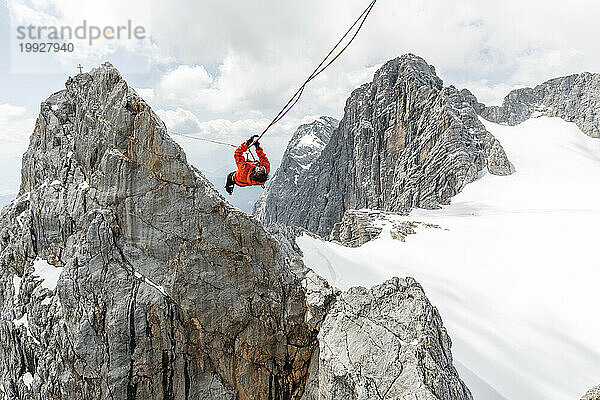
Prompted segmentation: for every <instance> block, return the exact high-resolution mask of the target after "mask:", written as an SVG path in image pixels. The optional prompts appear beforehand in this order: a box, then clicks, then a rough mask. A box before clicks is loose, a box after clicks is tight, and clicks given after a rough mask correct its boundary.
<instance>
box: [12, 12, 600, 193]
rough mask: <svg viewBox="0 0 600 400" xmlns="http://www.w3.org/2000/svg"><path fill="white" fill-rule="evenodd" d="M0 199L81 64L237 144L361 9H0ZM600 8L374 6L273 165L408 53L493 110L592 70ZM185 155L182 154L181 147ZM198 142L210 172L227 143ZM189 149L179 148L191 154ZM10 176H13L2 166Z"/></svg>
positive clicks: (308, 99)
mask: <svg viewBox="0 0 600 400" xmlns="http://www.w3.org/2000/svg"><path fill="white" fill-rule="evenodd" d="M0 1H1V3H0V46H1V48H2V49H3V52H4V56H3V57H0V85H1V87H2V90H1V91H0V142H2V144H3V146H1V147H2V148H1V149H0V168H2V169H3V170H4V171H5V172H4V173H3V174H2V175H1V176H0V196H2V195H6V194H10V193H14V192H16V191H17V186H18V175H19V171H18V169H19V157H20V154H21V153H22V151H23V150H24V149H25V148H26V146H27V141H28V137H29V135H30V134H31V132H32V131H33V126H34V123H35V118H36V115H37V113H38V109H39V104H40V102H41V101H43V100H44V99H45V98H46V97H48V96H49V95H50V94H51V93H53V92H55V91H57V90H60V89H62V88H63V87H64V82H65V81H66V79H67V78H68V76H69V75H74V74H76V73H77V68H76V67H77V65H78V64H81V65H82V66H83V68H84V70H89V69H91V68H93V67H95V66H97V65H99V64H100V63H101V62H104V61H110V62H111V63H113V65H115V66H116V67H117V68H118V69H119V70H120V71H121V73H122V74H123V76H124V77H125V79H126V80H127V81H128V82H129V84H130V85H131V86H133V87H135V88H136V89H137V90H138V92H139V94H140V95H142V96H143V97H144V98H145V99H146V100H147V101H148V103H149V104H150V105H151V106H152V107H153V108H154V109H155V110H156V111H157V113H158V114H159V115H160V116H161V117H162V118H163V119H164V121H165V123H166V124H167V126H168V127H169V128H170V129H171V130H172V131H173V132H179V133H186V134H197V135H200V136H202V137H209V138H213V139H221V140H226V141H229V142H232V143H236V144H237V143H240V142H241V141H242V140H243V139H245V138H246V137H248V136H250V135H252V134H254V133H257V132H259V131H262V129H263V128H264V127H265V126H266V125H267V124H268V122H269V120H270V119H271V118H272V117H273V116H274V115H275V114H276V113H277V111H278V110H279V109H280V108H281V107H282V105H283V104H285V102H286V101H287V99H288V98H289V97H290V96H291V94H293V93H294V91H295V90H296V89H297V87H298V86H299V85H300V83H301V82H303V80H304V79H305V77H306V76H307V75H308V73H309V72H311V71H312V70H313V68H314V67H315V66H316V64H318V62H319V61H320V60H321V58H322V57H323V56H324V55H325V54H327V52H328V51H329V49H330V47H331V46H332V45H333V44H334V43H335V42H336V41H337V40H338V38H339V37H340V36H341V34H343V32H345V30H346V29H347V27H348V26H349V25H350V24H351V23H352V22H353V21H354V19H355V18H356V17H357V16H358V15H359V14H360V13H361V12H362V10H363V9H364V8H365V7H366V6H367V4H368V1H367V0H328V1H322V0H305V1H301V2H300V1H281V0H279V1H276V0H253V1H251V2H250V1H245V2H240V1H233V0H220V1H218V2H216V1H191V0H174V1H169V2H165V1H159V0H139V1H135V2H133V1H125V0H118V1H117V0H103V1H102V2H91V1H83V2H82V1H81V0H77V1H76V0H54V1H49V0H0ZM598 15H600V3H598V2H594V1H583V0H572V1H570V2H569V4H568V6H565V4H564V2H559V1H555V0H549V1H548V0H545V1H541V0H532V1H527V2H524V1H522V0H507V1H502V2H497V1H494V2H491V1H489V2H488V1H485V2H484V1H480V0H457V1H452V2H448V1H446V0H418V1H417V0H402V1H399V0H378V1H377V4H376V6H375V8H374V10H373V12H372V14H371V16H370V17H369V20H367V22H366V24H365V26H364V27H363V30H362V31H361V33H360V35H359V36H358V37H357V39H356V40H355V42H354V43H352V45H351V46H350V47H349V49H348V50H347V51H346V53H344V55H343V56H342V57H340V58H339V59H338V60H337V61H336V63H334V64H333V65H332V66H331V67H330V69H329V70H327V71H326V72H325V73H324V74H322V75H320V76H319V77H318V78H317V79H316V80H314V81H313V82H311V84H310V85H309V87H308V89H307V90H306V91H305V93H304V97H303V99H302V100H301V101H300V102H299V103H298V105H297V106H296V108H295V109H294V110H293V111H292V112H291V113H290V114H289V115H288V116H286V118H285V119H284V120H282V121H281V122H280V123H279V124H278V125H277V126H276V127H275V128H274V129H273V130H272V131H271V132H270V133H269V135H268V136H267V137H265V139H264V140H263V146H264V147H265V148H266V149H267V152H268V154H270V155H271V156H272V158H273V159H274V160H275V165H276V164H277V160H278V159H279V158H280V157H281V155H282V153H283V151H284V149H285V145H286V143H287V140H288V139H289V138H290V137H291V135H292V134H293V131H294V130H295V129H296V128H297V126H298V125H300V124H301V123H305V122H310V121H312V120H314V119H316V118H317V117H318V116H320V115H330V116H333V117H336V118H340V117H342V115H343V108H344V103H345V100H346V99H347V97H348V96H349V94H350V92H351V91H352V89H354V88H356V87H358V86H359V85H361V84H362V83H365V82H368V81H370V80H371V79H372V76H373V73H374V72H375V71H376V69H377V68H378V67H379V66H381V65H382V64H383V63H384V62H385V61H387V60H390V59H393V58H395V57H397V56H400V55H402V54H405V53H409V52H410V53H414V54H417V55H419V56H421V57H423V58H425V59H426V60H427V61H428V62H429V63H430V64H433V65H434V66H435V67H436V70H437V73H438V74H439V76H440V77H441V78H442V79H443V80H444V83H445V84H446V85H454V86H456V87H459V88H462V87H467V88H469V89H470V90H471V91H472V92H473V93H474V94H475V95H476V96H477V97H478V98H479V99H480V101H483V102H485V103H486V104H488V105H492V104H499V103H500V102H501V100H502V98H503V97H504V96H505V95H506V94H507V93H508V91H509V90H511V89H513V88H517V87H522V86H533V85H536V84H538V83H541V82H543V81H545V80H547V79H550V78H552V77H556V76H562V75H567V74H571V73H578V72H582V71H590V72H598V71H600V53H599V52H598V51H597V38H598V37H600V25H599V24H598V23H597V16H598ZM83 21H85V22H86V24H87V26H91V25H94V26H98V27H100V28H103V27H107V26H118V25H124V24H127V22H128V21H131V22H132V24H133V26H141V27H143V29H144V33H145V36H144V39H142V40H137V39H136V40H128V39H121V40H105V39H104V40H103V39H98V40H96V41H94V42H93V43H92V44H91V45H90V44H89V43H88V40H89V39H86V40H77V39H75V40H72V42H73V43H74V51H73V52H72V53H69V52H58V53H45V54H40V53H35V54H32V53H29V54H24V53H22V52H20V51H19V45H20V44H25V43H26V42H35V40H19V39H18V38H17V31H16V28H17V27H18V26H30V25H33V26H59V27H60V26H69V27H72V28H73V29H74V28H76V27H77V26H80V25H82V23H83ZM184 147H185V146H184ZM215 147H216V146H214V145H210V146H209V145H203V146H195V147H194V150H193V151H195V152H196V154H194V159H195V160H196V162H197V163H198V165H197V166H198V167H199V168H200V169H201V170H203V171H204V172H207V174H209V175H210V174H213V175H214V174H216V173H217V172H220V171H221V170H225V169H227V168H228V167H231V168H233V159H232V157H231V154H229V153H230V150H229V149H228V148H215ZM186 150H187V148H186ZM11 168H12V171H8V170H9V169H11Z"/></svg>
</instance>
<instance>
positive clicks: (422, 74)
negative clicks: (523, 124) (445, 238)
mask: <svg viewBox="0 0 600 400" xmlns="http://www.w3.org/2000/svg"><path fill="white" fill-rule="evenodd" d="M486 167H487V168H488V170H489V171H490V172H491V173H493V174H500V175H505V174H509V173H510V164H509V162H508V159H507V157H506V155H505V153H504V150H503V149H502V146H501V145H500V143H499V142H498V141H497V140H496V139H495V138H494V137H493V136H492V135H491V134H490V133H489V132H487V131H486V130H485V128H484V126H483V125H482V124H481V122H480V121H479V119H478V117H477V114H476V112H475V110H474V109H473V107H472V105H471V103H470V102H469V101H468V100H467V99H465V97H464V96H463V94H462V93H461V92H459V91H458V90H456V89H455V88H454V87H452V86H449V87H444V86H443V83H442V81H441V79H439V78H438V77H437V75H436V74H435V69H434V67H432V66H430V65H428V64H427V63H426V62H425V61H424V60H423V59H422V58H420V57H417V56H414V55H411V54H409V55H405V56H402V57H400V58H397V59H395V60H392V61H389V62H387V63H386V64H385V65H384V66H383V67H381V68H380V69H379V70H378V71H377V73H376V74H375V77H374V79H373V81H372V82H370V83H367V84H364V85H363V86H361V87H360V88H358V89H356V90H355V91H354V92H352V95H351V96H350V98H349V99H348V101H347V102H346V107H345V113H344V117H343V119H342V121H341V122H340V124H339V127H338V128H337V129H336V130H335V131H334V132H333V134H332V137H331V139H330V140H329V142H328V143H327V145H326V146H325V148H324V149H323V151H322V152H321V154H320V155H319V157H318V158H317V159H316V160H315V161H314V162H312V163H311V166H310V168H309V170H308V171H307V172H306V176H307V177H310V179H305V180H303V181H300V180H299V181H298V184H297V185H294V186H289V187H288V188H289V189H290V190H287V189H286V191H285V192H280V189H279V188H277V187H275V186H273V187H270V188H269V190H268V193H267V194H266V195H265V196H266V197H269V198H270V199H271V201H268V202H266V203H265V205H264V206H261V210H260V211H259V212H256V215H257V216H258V217H259V218H260V219H261V220H262V221H263V222H265V223H268V224H269V223H274V222H278V223H282V224H286V225H296V226H300V227H303V228H306V229H308V230H310V231H312V232H314V233H317V234H319V235H321V236H327V235H329V233H330V231H331V229H332V228H333V226H334V224H335V223H337V222H339V221H341V219H342V217H343V215H344V212H345V211H346V210H348V209H362V208H370V209H380V210H386V211H396V212H397V211H400V212H401V211H402V210H405V209H407V208H410V207H423V208H437V207H439V206H440V205H441V204H446V203H448V202H449V201H450V198H451V197H452V196H454V195H455V194H456V193H458V192H460V190H461V189H462V188H463V187H464V186H465V185H466V184H468V183H469V182H472V181H473V180H474V179H476V178H477V176H478V173H479V171H481V170H482V169H483V168H486ZM291 178H293V177H291ZM265 210H266V211H265Z"/></svg>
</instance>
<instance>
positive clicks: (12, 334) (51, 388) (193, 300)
mask: <svg viewBox="0 0 600 400" xmlns="http://www.w3.org/2000/svg"><path fill="white" fill-rule="evenodd" d="M0 242H1V247H0V249H1V253H0V288H1V290H0V307H1V308H0V354H2V357H0V384H2V388H3V390H4V391H5V392H6V393H7V396H8V398H9V399H13V398H28V399H57V400H59V399H69V400H77V399H86V400H87V399H108V398H110V399H128V400H131V399H159V398H160V399H173V400H175V399H182V400H183V399H207V400H210V399H214V400H217V399H218V400H223V399H232V400H233V399H236V400H238V399H265V400H267V399H278V400H284V399H286V400H287V399H298V398H299V397H300V396H301V395H302V392H303V390H304V383H305V380H306V377H307V375H308V367H309V362H310V358H311V355H312V352H313V348H314V347H315V345H316V339H315V335H316V332H313V330H311V329H310V328H309V327H308V324H307V323H306V322H305V314H306V305H305V304H306V303H305V295H304V291H303V289H302V285H301V277H299V276H298V275H297V274H295V273H293V271H292V269H293V267H292V265H291V262H290V260H289V257H286V255H285V254H283V253H282V252H281V251H280V247H279V245H278V243H277V242H276V241H275V240H274V239H273V238H272V237H271V236H270V235H269V234H268V233H267V232H265V230H264V229H263V228H262V226H261V225H260V224H259V223H258V222H257V221H256V220H255V219H253V218H251V217H248V216H247V215H245V214H244V213H242V212H240V211H239V210H237V209H235V208H233V207H232V206H230V205H229V204H228V203H227V202H226V201H224V199H223V198H222V197H221V196H220V195H219V194H218V193H217V191H216V190H215V188H214V187H213V186H212V184H211V183H210V182H208V181H207V180H206V179H205V178H204V177H203V176H202V174H200V173H199V171H197V170H196V169H195V168H194V167H192V166H190V165H189V164H188V163H187V161H186V157H185V154H184V153H183V151H182V149H181V148H180V147H179V146H178V145H177V144H176V143H175V142H174V141H172V140H171V139H170V138H169V136H168V135H167V132H166V128H165V125H164V124H163V123H162V121H160V120H159V118H158V117H157V115H156V114H155V113H154V112H153V111H152V110H151V109H150V107H149V106H148V105H147V104H146V103H145V102H144V101H143V99H141V98H140V97H139V96H138V95H137V94H136V93H135V91H134V90H133V89H131V88H130V87H129V86H128V85H127V83H126V82H125V81H124V80H123V78H122V77H121V75H120V74H119V72H118V71H117V70H116V69H115V68H114V67H112V66H111V65H110V64H108V63H107V64H103V65H102V66H101V67H99V68H96V69H94V70H92V71H91V72H90V73H83V74H79V75H77V76H75V77H74V78H70V79H69V80H68V81H67V83H66V89H65V90H62V91H60V92H57V93H55V94H53V95H52V96H50V97H49V98H48V99H47V100H46V101H44V102H43V103H42V104H41V107H40V115H39V118H38V120H37V123H36V127H35V130H34V132H33V134H32V135H31V139H30V145H29V148H28V150H27V152H26V153H25V155H24V157H23V168H22V183H21V191H20V195H19V197H18V199H16V200H15V201H13V202H12V203H11V204H10V205H8V206H7V207H6V208H5V209H4V210H3V211H2V213H1V215H0ZM36 263H42V264H43V265H44V268H42V269H39V268H37V267H35V265H36ZM42 264H40V265H42ZM52 274H55V276H56V275H58V276H59V278H58V281H57V282H55V283H54V284H53V285H54V287H53V285H51V284H48V282H49V280H51V279H52V276H51V275H52ZM40 275H42V276H40Z"/></svg>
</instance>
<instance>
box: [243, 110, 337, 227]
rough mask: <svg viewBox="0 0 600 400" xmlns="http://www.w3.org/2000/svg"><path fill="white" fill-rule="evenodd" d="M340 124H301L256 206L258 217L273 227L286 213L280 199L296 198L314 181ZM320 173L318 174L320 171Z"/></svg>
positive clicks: (327, 121)
mask: <svg viewBox="0 0 600 400" xmlns="http://www.w3.org/2000/svg"><path fill="white" fill-rule="evenodd" d="M339 122H340V121H338V120H337V119H335V118H331V117H325V116H324V117H321V118H319V119H317V120H316V121H314V122H312V123H310V124H304V125H301V126H300V127H299V128H298V129H297V130H296V132H294V135H293V136H292V138H291V139H290V142H289V143H288V146H287V148H286V150H285V153H284V154H283V158H282V161H281V165H280V167H279V168H278V169H277V171H276V172H275V174H274V175H273V178H272V179H271V180H270V181H269V184H268V186H267V190H266V191H265V192H263V194H262V195H261V197H260V198H259V199H258V200H257V202H256V204H255V205H254V215H255V216H257V218H259V219H260V220H261V221H263V222H265V223H267V224H270V223H273V222H277V221H278V219H279V218H280V217H281V216H282V215H283V214H285V213H286V210H285V209H281V210H280V209H278V208H277V207H276V205H277V204H279V200H281V199H285V198H289V197H291V196H295V195H296V193H297V192H298V189H299V187H301V186H304V185H305V181H306V180H314V178H315V177H314V176H313V175H311V173H314V172H315V170H314V169H311V168H310V167H311V166H312V164H313V162H314V161H315V160H316V159H317V158H319V156H320V155H321V152H322V151H323V149H324V148H325V145H326V144H327V143H329V139H331V135H332V134H333V131H334V130H335V128H337V126H338V124H339ZM317 172H318V171H317Z"/></svg>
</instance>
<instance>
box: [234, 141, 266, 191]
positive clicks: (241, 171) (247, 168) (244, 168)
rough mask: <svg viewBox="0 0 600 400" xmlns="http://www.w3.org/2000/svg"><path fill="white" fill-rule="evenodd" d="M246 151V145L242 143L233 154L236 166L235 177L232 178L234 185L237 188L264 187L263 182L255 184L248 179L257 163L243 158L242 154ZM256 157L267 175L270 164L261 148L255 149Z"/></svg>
mask: <svg viewBox="0 0 600 400" xmlns="http://www.w3.org/2000/svg"><path fill="white" fill-rule="evenodd" d="M246 150H248V145H247V144H246V143H242V144H241V145H240V147H238V148H237V149H236V150H235V152H234V153H233V158H235V163H236V165H237V171H235V175H234V176H233V178H234V179H235V183H237V184H238V186H254V185H264V182H263V183H261V182H256V181H253V180H252V178H250V174H251V173H252V171H253V170H254V167H255V166H256V164H257V163H255V162H250V161H246V158H245V157H244V152H245V151H246ZM256 155H258V160H259V161H260V163H261V164H262V165H263V166H264V167H265V169H266V170H267V173H269V172H271V164H270V163H269V159H268V158H267V156H266V155H265V153H264V152H263V150H262V149H261V148H257V149H256Z"/></svg>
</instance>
